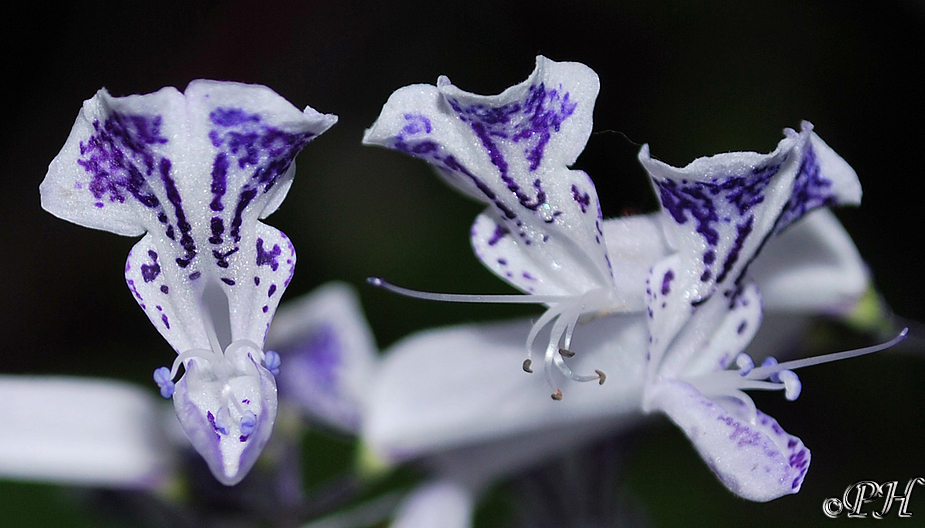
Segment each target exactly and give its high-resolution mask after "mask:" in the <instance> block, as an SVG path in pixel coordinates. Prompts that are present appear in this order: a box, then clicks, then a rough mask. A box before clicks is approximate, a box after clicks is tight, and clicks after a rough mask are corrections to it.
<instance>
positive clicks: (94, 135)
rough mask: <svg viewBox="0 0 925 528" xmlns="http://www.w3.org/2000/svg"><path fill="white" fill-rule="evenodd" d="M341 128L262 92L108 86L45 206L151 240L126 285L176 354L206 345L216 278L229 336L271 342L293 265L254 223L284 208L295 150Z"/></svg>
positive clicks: (58, 171)
mask: <svg viewBox="0 0 925 528" xmlns="http://www.w3.org/2000/svg"><path fill="white" fill-rule="evenodd" d="M335 120H336V118H335V117H334V116H329V115H328V116H326V115H322V114H319V113H317V112H315V111H314V110H312V109H310V108H307V109H306V110H305V111H304V112H301V111H299V110H298V109H296V108H295V107H293V106H292V105H290V104H289V103H288V102H286V101H285V100H284V99H283V98H281V97H279V96H278V95H277V94H275V93H274V92H272V91H271V90H270V89H268V88H266V87H263V86H256V85H244V84H238V83H228V82H217V81H193V82H192V83H190V85H189V87H188V88H187V89H186V92H185V93H182V94H181V93H180V92H179V91H177V90H176V89H174V88H164V89H162V90H160V91H158V92H155V93H153V94H148V95H135V96H128V97H112V96H110V95H109V94H108V93H107V92H106V91H105V90H101V91H100V92H99V93H97V95H96V96H95V97H93V98H92V99H90V100H88V101H86V102H85V103H84V107H83V109H82V110H81V112H80V114H79V115H78V117H77V121H76V123H75V124H74V128H73V129H72V131H71V135H70V136H69V137H68V140H67V142H66V144H65V146H64V148H63V149H62V150H61V152H60V153H59V154H58V156H57V157H56V158H55V159H54V160H53V161H52V163H51V165H50V166H49V171H48V175H47V176H46V178H45V180H44V181H43V182H42V185H41V193H42V206H43V207H44V208H45V209H47V210H48V211H50V212H51V213H53V214H55V215H56V216H59V217H61V218H64V219H67V220H70V221H72V222H75V223H78V224H81V225H85V226H88V227H94V228H98V229H106V230H109V231H113V232H115V233H119V234H123V235H133V236H134V235H140V234H143V233H146V232H147V233H148V236H146V237H145V238H144V239H143V240H142V241H141V242H139V244H138V245H137V246H136V247H135V248H134V250H133V252H132V254H131V255H130V256H129V260H128V264H127V266H126V280H127V281H128V282H129V287H130V288H131V289H132V291H133V294H134V295H135V297H136V300H138V302H139V304H141V305H142V307H143V308H144V310H145V312H146V313H147V315H148V317H149V318H150V319H151V320H152V322H153V323H154V325H155V326H156V327H157V328H158V330H159V331H160V332H161V333H162V334H163V335H164V337H165V338H166V339H167V340H168V341H169V342H170V343H171V345H173V346H174V348H175V349H176V350H177V351H178V352H179V351H183V350H188V349H190V348H193V347H199V348H208V347H209V341H208V338H207V333H206V331H205V330H204V325H203V321H202V317H203V316H202V313H201V306H200V304H201V303H200V297H201V295H202V290H203V288H204V287H205V284H207V283H211V282H216V283H219V284H220V285H221V287H222V288H223V289H224V291H225V293H226V295H227V296H228V299H229V303H230V308H231V309H230V313H231V314H232V318H233V320H232V321H231V331H232V334H233V336H232V339H249V340H252V341H254V342H256V343H262V341H263V338H264V336H265V333H266V330H267V327H268V325H269V322H270V319H271V317H272V314H273V311H274V310H275V307H276V304H277V301H278V299H279V296H280V294H282V290H283V289H284V288H285V286H286V285H287V284H288V280H289V277H290V275H291V272H292V266H293V265H294V262H295V259H294V252H293V250H292V246H291V244H290V243H289V242H288V240H287V239H286V238H285V236H284V235H282V233H279V232H278V231H276V230H275V229H272V228H269V227H267V226H264V225H262V224H260V223H259V222H257V218H258V217H264V216H266V215H267V214H269V213H271V212H272V211H273V210H275V209H276V208H277V207H278V206H279V204H280V202H281V201H282V199H283V197H284V196H285V194H286V191H287V190H288V188H289V185H290V184H291V181H292V175H293V173H294V165H293V159H294V158H295V156H296V154H297V153H298V152H299V151H300V150H301V148H302V147H303V146H304V145H305V144H306V143H307V142H308V141H310V140H311V139H312V138H313V137H314V136H316V135H317V134H320V133H321V132H323V131H324V130H326V129H327V128H328V127H330V126H331V125H332V124H333V123H334V121H335Z"/></svg>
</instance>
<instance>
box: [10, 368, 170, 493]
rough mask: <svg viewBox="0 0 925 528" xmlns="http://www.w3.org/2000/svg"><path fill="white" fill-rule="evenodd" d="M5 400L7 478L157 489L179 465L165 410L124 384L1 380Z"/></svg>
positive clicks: (147, 395) (150, 396) (62, 379)
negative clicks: (166, 427)
mask: <svg viewBox="0 0 925 528" xmlns="http://www.w3.org/2000/svg"><path fill="white" fill-rule="evenodd" d="M0 400H2V401H3V404H4V413H3V434H2V435H0V475H2V476H4V477H5V478H15V479H23V480H34V481H47V482H55V483H63V484H79V485H88V486H102V487H113V488H139V489H154V488H157V487H158V486H161V485H163V484H164V483H165V482H166V481H167V480H168V479H169V478H170V477H171V475H172V473H173V469H174V468H173V466H174V464H175V463H176V462H177V460H176V459H178V458H179V451H180V449H181V448H180V446H179V445H175V444H174V443H172V442H171V441H170V439H169V435H167V434H166V433H165V431H164V424H167V423H169V422H168V421H167V420H168V419H171V420H172V417H170V416H169V414H168V413H169V410H168V408H167V407H166V403H164V402H162V401H159V399H158V398H156V397H155V396H154V395H153V394H151V393H150V392H148V391H144V390H141V389H139V388H137V387H134V386H131V385H128V384H125V383H120V382H116V381H108V380H97V379H81V378H67V377H29V376H0Z"/></svg>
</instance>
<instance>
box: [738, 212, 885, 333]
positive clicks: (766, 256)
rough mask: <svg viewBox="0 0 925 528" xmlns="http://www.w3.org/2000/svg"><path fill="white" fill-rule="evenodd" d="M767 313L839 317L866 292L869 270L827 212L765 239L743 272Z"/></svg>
mask: <svg viewBox="0 0 925 528" xmlns="http://www.w3.org/2000/svg"><path fill="white" fill-rule="evenodd" d="M749 275H750V276H751V277H753V278H754V279H755V280H756V281H757V282H758V283H759V284H760V285H761V293H762V298H763V299H764V305H765V308H767V309H768V310H777V311H786V312H791V313H805V312H810V313H823V314H830V315H844V314H847V313H849V312H850V311H852V310H853V309H854V308H855V307H856V306H857V303H858V302H859V300H860V299H861V298H862V297H863V296H864V294H865V293H867V291H868V288H870V285H871V280H870V270H869V269H868V268H867V265H866V264H865V263H864V261H863V260H862V259H861V255H860V254H859V253H858V250H857V248H856V247H855V245H854V242H852V241H851V237H850V236H849V235H848V233H847V232H846V231H845V229H844V228H843V227H842V226H841V224H840V223H839V222H838V220H837V219H836V218H835V215H834V214H832V212H831V211H830V210H828V209H819V210H817V211H814V212H812V213H810V214H808V215H807V216H806V217H805V218H804V219H803V220H801V221H799V222H797V223H796V224H794V225H793V226H792V227H791V228H790V229H787V230H786V231H784V232H783V233H781V234H780V236H778V237H775V238H773V239H771V240H770V241H769V242H768V245H767V247H766V248H765V250H764V253H763V254H762V256H761V258H759V259H756V260H755V262H754V263H753V264H752V266H751V267H750V268H749Z"/></svg>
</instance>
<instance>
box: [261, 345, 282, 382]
mask: <svg viewBox="0 0 925 528" xmlns="http://www.w3.org/2000/svg"><path fill="white" fill-rule="evenodd" d="M281 364H282V358H280V357H279V353H278V352H276V351H275V350H267V351H266V352H265V353H264V357H263V366H264V368H266V369H267V370H269V371H270V374H273V375H274V376H279V367H280V365H281Z"/></svg>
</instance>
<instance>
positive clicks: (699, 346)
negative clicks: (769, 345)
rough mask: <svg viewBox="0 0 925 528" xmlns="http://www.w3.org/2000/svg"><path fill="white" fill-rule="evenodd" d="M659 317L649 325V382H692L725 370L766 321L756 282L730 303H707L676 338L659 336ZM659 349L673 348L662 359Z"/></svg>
mask: <svg viewBox="0 0 925 528" xmlns="http://www.w3.org/2000/svg"><path fill="white" fill-rule="evenodd" d="M659 313H660V312H658V311H656V312H655V314H656V317H655V319H654V320H652V321H651V322H650V332H651V334H650V342H651V343H652V345H651V346H650V348H649V351H650V353H651V358H652V364H651V365H650V367H649V374H650V379H655V377H656V376H658V377H661V378H668V379H673V378H680V379H689V378H692V377H695V376H698V375H700V374H704V373H708V372H715V371H717V370H723V369H725V368H726V367H727V366H728V365H729V364H730V363H731V362H732V360H734V359H735V358H736V356H738V355H739V353H741V352H742V351H743V350H745V349H746V347H747V346H748V345H749V343H751V341H752V338H754V336H755V334H756V333H757V332H758V328H759V327H760V326H761V320H762V317H763V311H762V303H761V294H760V292H759V291H758V286H757V285H756V284H755V283H754V282H749V283H747V284H744V285H743V286H741V289H739V290H736V291H735V292H734V293H733V295H731V296H730V298H728V299H726V298H723V299H719V298H717V299H712V300H711V301H710V302H707V303H705V304H704V305H703V306H701V307H700V308H699V309H698V310H697V311H696V313H694V314H693V315H692V316H691V318H690V319H688V320H687V322H686V324H685V325H684V326H683V327H681V328H680V329H679V331H678V332H676V333H674V334H671V333H668V334H665V335H664V336H663V335H660V334H659V322H660V321H659ZM669 313H670V312H669ZM666 343H667V345H666ZM659 346H662V347H664V346H670V348H669V350H668V351H667V353H664V352H662V353H663V354H664V356H659V355H656V352H658V351H659V350H660V349H659Z"/></svg>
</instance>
